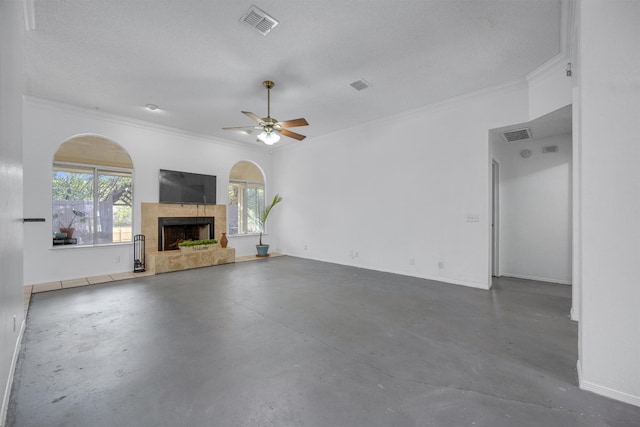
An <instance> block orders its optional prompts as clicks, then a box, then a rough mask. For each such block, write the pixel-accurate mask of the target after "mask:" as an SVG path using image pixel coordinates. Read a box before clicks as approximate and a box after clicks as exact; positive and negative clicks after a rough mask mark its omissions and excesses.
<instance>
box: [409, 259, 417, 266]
mask: <svg viewBox="0 0 640 427" xmlns="http://www.w3.org/2000/svg"><path fill="white" fill-rule="evenodd" d="M409 265H416V259H415V258H414V257H411V258H409Z"/></svg>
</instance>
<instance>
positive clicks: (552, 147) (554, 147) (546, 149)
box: [542, 145, 558, 153]
mask: <svg viewBox="0 0 640 427" xmlns="http://www.w3.org/2000/svg"><path fill="white" fill-rule="evenodd" d="M542 152H543V153H557V152H558V146H557V145H549V146H548V147H542Z"/></svg>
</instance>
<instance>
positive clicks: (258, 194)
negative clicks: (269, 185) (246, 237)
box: [227, 161, 264, 235]
mask: <svg viewBox="0 0 640 427" xmlns="http://www.w3.org/2000/svg"><path fill="white" fill-rule="evenodd" d="M227 209H228V211H227V224H228V227H229V235H239V234H253V233H259V232H260V231H262V230H260V226H259V223H258V221H257V218H258V215H259V213H260V212H262V211H263V210H264V178H263V176H262V172H261V171H260V169H258V167H257V166H256V165H254V164H253V163H251V162H246V161H241V162H238V163H236V164H235V165H234V167H233V168H232V169H231V174H230V177H229V204H228V205H227Z"/></svg>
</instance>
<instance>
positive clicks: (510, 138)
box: [502, 128, 531, 142]
mask: <svg viewBox="0 0 640 427" xmlns="http://www.w3.org/2000/svg"><path fill="white" fill-rule="evenodd" d="M502 137H503V138H504V140H505V141H507V142H516V141H523V140H525V139H531V129H529V128H522V129H512V130H508V131H506V132H503V134H502Z"/></svg>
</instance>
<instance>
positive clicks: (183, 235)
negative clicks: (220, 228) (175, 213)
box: [158, 217, 215, 251]
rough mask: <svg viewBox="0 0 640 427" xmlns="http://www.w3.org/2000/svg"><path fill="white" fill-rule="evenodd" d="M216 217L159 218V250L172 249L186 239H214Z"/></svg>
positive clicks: (176, 247)
mask: <svg viewBox="0 0 640 427" xmlns="http://www.w3.org/2000/svg"><path fill="white" fill-rule="evenodd" d="M214 223H215V218H214V217H160V218H158V250H159V251H171V250H175V249H179V248H178V243H180V242H183V241H185V240H202V239H214V238H215V237H214V236H215V230H214Z"/></svg>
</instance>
